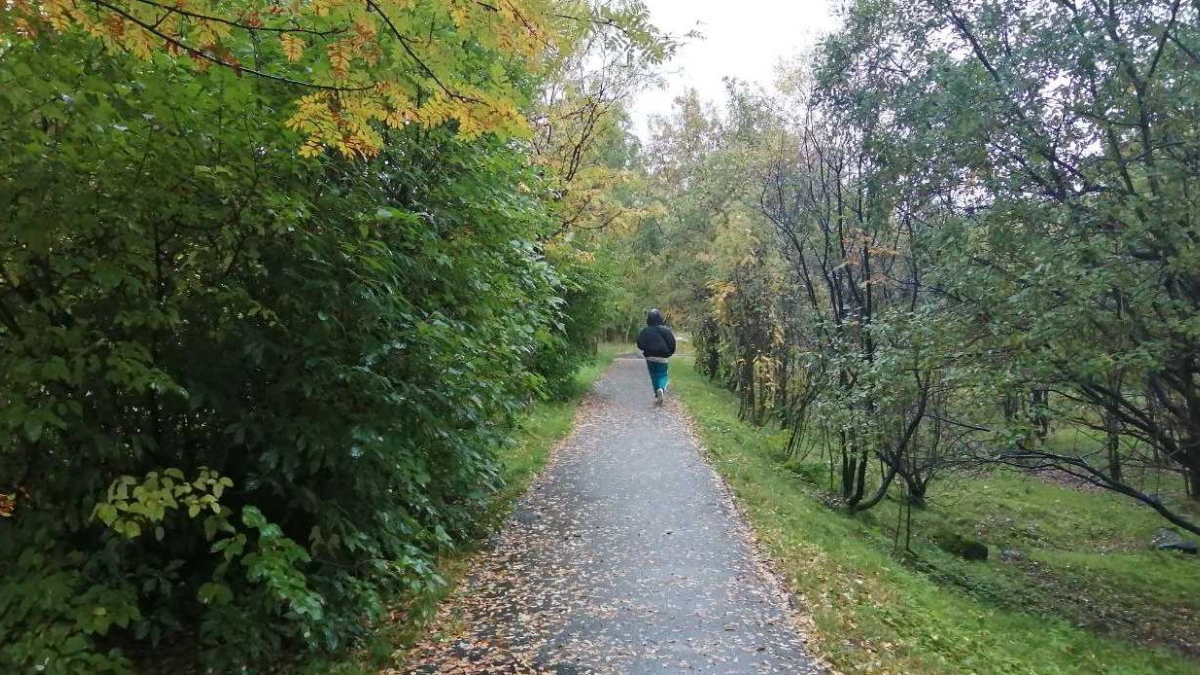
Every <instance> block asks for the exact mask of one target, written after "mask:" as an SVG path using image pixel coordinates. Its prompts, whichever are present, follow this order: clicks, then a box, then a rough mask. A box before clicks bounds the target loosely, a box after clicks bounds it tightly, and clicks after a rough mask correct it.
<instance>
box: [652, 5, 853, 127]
mask: <svg viewBox="0 0 1200 675" xmlns="http://www.w3.org/2000/svg"><path fill="white" fill-rule="evenodd" d="M836 3H837V0H646V5H647V6H648V7H649V8H650V16H651V20H652V21H653V23H654V24H655V25H656V26H658V28H660V29H662V30H665V31H667V32H669V33H671V34H673V35H682V34H684V33H686V32H688V31H690V30H699V31H700V32H701V33H702V34H703V36H704V39H702V40H691V41H690V42H689V43H688V44H687V45H685V46H684V47H683V48H682V49H680V50H679V51H678V52H677V53H676V55H675V58H674V60H672V62H671V63H670V64H668V65H667V67H666V68H665V70H664V72H665V74H666V79H667V87H666V89H661V90H654V91H647V92H644V93H642V94H641V95H640V96H638V97H637V98H636V99H634V102H633V106H632V111H631V112H632V116H633V123H634V131H635V132H636V133H637V134H638V136H640V137H642V138H643V139H645V138H647V136H648V133H647V123H648V120H649V117H650V116H651V115H665V114H668V113H670V111H671V101H673V100H674V99H675V97H677V96H679V95H680V94H682V93H683V92H684V90H685V89H686V88H688V87H692V88H695V89H696V90H697V91H699V92H700V97H701V98H703V99H707V100H709V101H714V102H721V101H723V100H724V99H725V87H724V85H723V84H722V78H724V77H726V76H734V77H737V78H738V79H741V80H746V81H748V82H756V83H759V84H762V85H764V86H769V85H770V84H771V83H772V82H773V81H774V80H775V66H776V65H777V64H778V63H779V61H780V60H781V59H791V58H793V57H795V56H798V55H799V54H801V53H802V52H804V51H807V50H808V49H810V48H811V47H812V46H813V45H814V44H815V43H816V41H817V38H819V37H820V36H821V35H823V34H825V33H827V32H829V31H831V30H833V28H834V27H835V26H836V22H835V19H834V18H833V9H834V8H835V7H836V6H837V5H836Z"/></svg>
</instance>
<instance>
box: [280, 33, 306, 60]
mask: <svg viewBox="0 0 1200 675" xmlns="http://www.w3.org/2000/svg"><path fill="white" fill-rule="evenodd" d="M279 42H280V43H281V44H282V46H283V56H284V58H286V59H287V60H288V61H290V62H292V63H295V62H297V61H299V60H300V58H301V57H303V56H304V47H305V43H304V40H301V39H300V38H298V37H296V36H295V35H294V34H292V33H282V34H280V36H279Z"/></svg>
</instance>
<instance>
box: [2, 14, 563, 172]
mask: <svg viewBox="0 0 1200 675" xmlns="http://www.w3.org/2000/svg"><path fill="white" fill-rule="evenodd" d="M163 7H172V8H177V9H179V10H181V12H171V11H169V10H164V9H162V8H158V7H155V6H152V5H150V4H147V3H144V2H140V0H108V2H107V3H105V4H104V5H99V4H96V3H87V2H76V1H75V0H10V1H9V2H8V3H6V4H5V5H3V6H2V8H0V13H2V14H3V15H4V18H5V19H6V20H7V21H8V25H10V26H12V29H11V31H12V33H13V34H14V35H15V36H18V37H32V36H34V35H36V34H37V31H38V30H46V29H49V30H52V31H55V32H68V31H79V32H81V33H85V34H87V35H90V36H92V37H93V38H94V39H96V40H97V41H99V42H101V43H103V44H104V45H105V46H107V47H110V48H115V49H121V50H125V51H127V52H129V53H131V54H133V55H135V56H137V57H139V58H142V59H145V60H147V61H152V60H153V59H154V58H155V57H156V56H157V55H159V54H164V53H165V54H166V55H167V56H169V57H171V58H176V59H184V60H190V61H191V62H192V64H193V66H194V67H195V68H196V69H197V70H206V69H209V68H213V67H226V68H229V69H232V70H234V71H235V72H237V73H238V74H242V73H247V74H250V75H261V76H268V77H271V78H272V79H277V80H283V81H288V82H292V83H293V84H294V86H295V87H296V90H297V95H298V96H300V98H299V99H298V100H297V101H296V106H295V110H294V111H293V114H292V115H291V116H290V117H289V119H288V120H287V122H286V124H287V126H288V127H289V128H292V129H296V130H299V131H302V132H303V133H304V135H305V140H304V141H303V145H302V147H301V148H300V152H301V154H304V155H307V156H313V155H316V154H319V152H320V151H321V149H336V150H338V151H340V152H342V153H344V154H347V155H351V156H360V155H370V154H373V153H375V152H378V149H379V147H380V145H381V143H382V140H381V138H380V134H379V129H380V128H381V126H387V127H391V128H399V127H402V126H404V125H407V124H422V125H429V126H436V125H439V124H444V123H447V122H453V123H455V124H456V126H457V128H458V130H459V132H460V133H461V134H462V135H464V136H467V137H472V136H478V135H480V134H486V133H497V134H501V135H526V134H527V133H528V123H527V121H526V119H525V117H524V114H523V113H522V109H523V106H525V105H526V102H525V100H524V99H525V93H524V91H523V90H522V88H521V86H520V85H519V84H517V83H518V82H520V81H521V78H512V77H510V75H511V72H512V69H514V68H524V69H526V70H527V71H535V70H537V69H539V68H540V67H541V64H540V63H539V59H538V57H539V55H540V54H541V53H542V52H543V51H544V50H546V49H547V48H548V47H552V46H553V44H552V40H550V39H549V35H548V34H547V32H546V29H545V26H549V25H551V21H550V20H549V17H548V12H549V11H550V9H551V8H550V5H548V4H546V3H544V2H542V0H537V1H536V2H534V1H533V0H498V1H497V2H496V3H494V4H493V3H488V4H486V5H483V4H480V3H477V2H474V1H473V0H428V1H425V0H422V1H421V2H417V0H371V1H370V2H362V1H361V0H358V1H352V0H290V1H289V2H279V0H243V1H242V2H238V3H232V4H230V3H217V2H211V1H205V2H200V1H198V0H171V1H170V2H167V3H165V4H164V5H163ZM182 12H186V13H182ZM256 40H278V41H279V42H278V44H279V51H278V52H275V57H276V58H265V59H264V58H263V55H262V54H261V53H256V52H254V51H253V49H252V43H253V42H254V41H256ZM251 53H255V56H256V58H255V59H254V60H253V62H254V65H253V69H251V66H249V65H242V64H241V63H240V60H245V61H246V62H247V64H249V63H250V62H251V59H250V58H249V55H250V54H251Z"/></svg>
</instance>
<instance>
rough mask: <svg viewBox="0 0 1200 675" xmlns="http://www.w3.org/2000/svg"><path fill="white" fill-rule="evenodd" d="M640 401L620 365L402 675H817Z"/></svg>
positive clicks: (676, 422) (640, 381) (640, 382)
mask: <svg viewBox="0 0 1200 675" xmlns="http://www.w3.org/2000/svg"><path fill="white" fill-rule="evenodd" d="M675 367H677V368H678V367H680V366H679V365H676V366H675ZM652 401H653V395H652V393H651V392H650V384H649V380H648V377H647V375H646V367H645V364H644V363H643V362H642V360H641V359H640V358H627V357H623V358H619V359H617V360H616V362H615V363H614V365H613V367H612V369H611V370H609V372H608V373H607V374H606V375H605V376H604V377H603V378H602V379H601V380H600V381H599V382H598V383H597V385H596V389H595V393H594V395H593V396H591V397H590V398H589V399H588V400H587V401H586V402H585V403H584V404H583V406H582V407H581V409H580V414H579V417H578V419H577V420H576V426H575V430H574V432H573V433H572V435H571V436H570V438H568V439H567V440H566V441H564V443H563V444H562V445H561V446H560V447H559V449H558V450H557V451H556V453H555V455H554V457H553V459H552V460H551V462H550V465H549V466H548V467H547V469H546V471H545V472H544V473H543V475H542V476H541V477H540V478H539V479H538V480H537V481H536V482H535V483H534V485H533V487H532V488H531V489H530V491H529V493H528V494H526V495H525V497H524V498H523V499H522V500H521V502H520V503H519V505H518V507H517V510H516V513H515V514H514V517H513V518H512V520H511V521H510V522H509V523H508V524H507V525H506V526H505V528H504V530H503V531H502V532H501V533H500V534H498V535H497V536H496V537H494V538H493V540H492V542H491V544H490V546H489V549H488V550H487V551H486V552H485V553H483V554H482V555H481V556H479V558H478V559H477V560H476V562H475V563H474V565H473V567H472V570H471V572H470V573H469V574H468V575H467V578H466V580H465V581H464V583H463V585H462V588H461V590H460V591H459V592H458V593H457V594H456V596H455V597H454V598H453V599H451V600H449V601H448V602H447V603H445V605H444V607H443V610H442V612H443V613H442V616H441V617H440V618H439V621H438V624H437V625H438V626H439V629H438V631H437V633H436V634H435V635H434V636H433V638H432V639H431V640H430V641H429V642H428V643H426V644H423V645H421V646H419V647H418V648H417V649H416V650H415V651H414V652H413V654H412V655H411V657H412V658H411V659H410V661H409V663H410V666H409V670H407V671H405V672H408V673H557V674H560V675H566V674H584V673H589V674H590V673H621V674H628V675H641V674H644V673H692V672H705V673H730V674H732V673H747V674H748V673H794V674H797V675H799V674H805V673H817V672H819V671H818V669H817V668H816V666H815V665H813V663H812V661H811V660H810V659H809V657H808V656H807V655H806V654H805V650H804V646H803V643H802V641H801V639H800V636H799V634H798V633H797V632H796V630H795V628H794V627H793V623H792V620H791V618H790V616H789V614H788V610H787V608H786V607H785V600H784V599H783V595H782V594H781V593H780V591H779V589H778V586H777V584H775V583H774V582H773V580H772V578H771V577H770V575H768V574H765V573H764V572H763V571H762V570H761V569H760V566H759V565H758V563H757V562H756V560H755V556H754V552H753V547H752V546H751V544H750V543H749V537H748V535H747V531H746V528H745V526H744V525H743V524H742V523H741V521H740V518H739V517H738V515H737V513H736V511H735V510H734V508H733V507H732V504H731V502H730V499H729V496H728V494H727V493H726V490H725V488H724V487H723V486H722V484H721V483H720V482H719V481H718V480H717V478H716V475H715V474H714V472H713V471H712V469H711V468H709V466H708V465H707V464H706V463H705V462H704V461H703V460H701V458H700V456H699V454H698V452H697V448H696V445H695V441H694V440H693V439H692V436H691V434H690V433H689V431H688V429H687V426H686V423H685V418H684V416H683V415H682V413H681V412H680V411H679V409H678V408H677V406H676V405H674V404H673V403H672V402H670V401H668V403H667V405H666V406H664V407H662V408H657V407H654V406H653V404H652Z"/></svg>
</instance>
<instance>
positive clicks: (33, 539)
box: [0, 38, 586, 673]
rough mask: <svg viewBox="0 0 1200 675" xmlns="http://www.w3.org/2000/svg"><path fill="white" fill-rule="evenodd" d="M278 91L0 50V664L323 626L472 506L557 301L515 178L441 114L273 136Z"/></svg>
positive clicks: (509, 166)
mask: <svg viewBox="0 0 1200 675" xmlns="http://www.w3.org/2000/svg"><path fill="white" fill-rule="evenodd" d="M290 95H291V93H290V92H286V91H282V90H280V89H277V88H276V87H275V86H274V85H272V84H271V83H268V82H264V81H262V80H255V79H252V78H241V77H238V76H237V74H235V73H233V72H230V71H226V70H220V69H218V70H214V71H212V72H210V73H208V74H206V75H203V76H201V75H197V74H196V73H195V72H194V71H193V70H191V69H188V68H185V67H181V66H178V65H172V64H169V63H166V62H156V63H153V64H151V65H147V64H144V63H136V62H132V61H130V60H127V59H124V58H119V57H114V56H111V55H103V54H98V53H97V52H96V50H95V49H93V48H91V47H90V46H88V45H86V44H84V43H75V42H72V41H71V39H69V38H61V39H58V40H57V41H55V42H53V43H50V42H47V41H44V40H43V41H39V42H35V43H32V44H21V45H15V46H9V47H6V50H5V51H4V53H3V54H2V55H0V118H2V119H4V120H6V122H5V124H4V125H3V126H2V127H0V145H2V146H3V147H5V148H6V149H8V152H6V153H5V155H4V157H3V158H2V159H0V175H3V176H5V177H6V178H5V180H4V181H0V204H4V205H5V209H6V210H5V213H4V226H3V229H2V231H0V493H3V494H4V495H7V496H6V497H5V502H4V511H5V513H9V512H11V513H10V516H11V517H8V518H3V519H0V550H2V551H4V552H5V555H4V556H3V558H2V559H0V671H4V672H26V671H32V670H38V671H39V672H46V673H59V672H61V673H79V672H122V671H128V670H130V669H133V668H135V667H137V666H138V663H139V662H140V661H141V660H143V659H147V658H153V659H155V661H158V660H160V659H161V656H159V654H160V652H161V647H162V646H164V645H167V644H171V645H172V646H173V647H174V650H172V651H178V653H182V654H186V656H185V657H183V658H186V659H187V660H188V662H189V663H194V662H195V661H196V658H195V656H194V653H193V651H194V649H200V650H202V652H203V654H204V657H203V659H204V664H205V665H206V666H207V667H210V668H212V669H214V670H217V671H231V670H243V669H246V670H263V669H266V668H268V667H269V666H270V664H271V663H272V661H273V660H274V659H275V658H276V657H277V655H278V654H279V653H280V652H281V651H284V650H285V649H286V651H287V652H289V653H297V652H299V651H301V650H303V649H337V648H339V647H341V646H343V645H345V644H346V643H347V642H348V641H349V640H351V639H353V638H354V637H355V636H356V635H358V634H360V633H361V632H362V630H363V627H364V625H365V623H366V622H368V621H369V620H371V619H372V618H374V617H378V616H380V614H381V613H382V611H383V606H384V602H385V600H386V599H387V598H388V597H390V596H391V594H392V593H394V592H395V591H397V590H401V589H407V590H413V589H420V588H423V587H427V586H430V585H437V584H439V583H441V580H440V579H439V578H438V576H437V575H436V573H435V572H434V569H433V566H432V560H433V559H434V556H435V554H436V553H437V552H438V551H439V550H442V549H444V548H445V547H447V546H451V545H453V544H454V543H455V542H456V541H459V540H462V539H464V538H467V537H471V536H473V535H475V534H476V528H477V527H478V525H477V515H478V513H479V511H480V509H481V508H482V507H483V506H484V505H485V504H486V502H487V498H488V495H489V494H490V493H491V492H492V491H493V490H494V489H495V488H496V486H497V483H498V480H499V468H498V465H497V462H496V460H495V456H494V452H495V450H496V449H497V448H499V447H501V446H502V445H504V444H506V443H509V442H510V436H511V427H512V421H513V418H514V415H515V414H516V413H517V412H519V411H520V410H521V409H522V406H523V405H524V404H525V403H526V401H528V399H529V397H530V395H531V394H532V393H533V392H534V391H535V390H536V388H537V387H538V385H539V381H540V378H539V376H537V375H535V374H533V373H530V372H529V370H528V368H527V363H528V361H529V359H530V358H531V357H532V356H533V355H535V354H536V353H538V350H539V349H540V348H541V347H542V345H543V344H544V343H545V341H546V338H545V337H544V336H545V335H547V334H549V333H548V331H549V330H550V329H549V328H547V327H549V326H552V325H553V322H554V321H560V322H561V321H562V316H563V308H562V307H561V306H560V304H561V302H560V301H559V300H557V298H558V296H559V294H560V291H561V288H562V282H561V281H560V277H559V275H558V273H557V272H556V270H555V269H554V267H552V265H551V264H550V263H549V262H547V260H545V259H544V257H543V256H542V255H541V254H540V253H539V252H538V249H537V247H536V245H535V243H534V242H536V240H537V239H538V237H539V236H540V235H541V234H542V233H544V232H545V231H546V230H547V224H546V220H547V219H546V216H545V212H544V207H543V206H542V204H543V202H542V200H541V199H540V194H539V193H540V190H541V187H540V185H541V183H540V182H539V180H538V178H537V176H535V175H534V174H533V172H532V171H531V170H530V168H529V167H528V164H527V162H526V161H525V159H524V157H523V156H522V155H521V154H520V152H519V151H518V150H517V149H515V148H513V147H512V146H511V145H509V144H506V143H504V142H502V141H500V140H497V139H494V138H489V137H485V138H480V139H477V140H474V141H469V142H468V141H464V140H462V139H460V138H457V137H456V136H455V134H454V133H453V131H452V130H450V129H435V130H427V129H415V128H408V129H402V130H396V131H392V132H390V134H389V137H388V138H387V147H386V149H385V151H384V152H383V153H382V154H381V155H380V156H379V157H378V158H376V159H374V160H372V161H371V162H363V163H358V164H350V163H345V162H342V161H339V160H337V159H331V158H321V159H317V160H303V159H300V158H298V157H297V155H296V152H295V148H296V147H297V146H298V145H299V139H298V138H296V137H295V136H294V135H292V134H291V133H290V132H287V131H286V130H285V129H284V128H283V126H282V125H281V120H282V119H283V116H284V113H285V112H286V111H285V110H284V108H285V102H286V101H287V100H289V98H288V97H289V96H290ZM578 283H579V284H584V285H585V284H586V282H578ZM582 287H583V285H580V288H582ZM569 302H570V300H569V301H568V303H569ZM572 311H573V310H572ZM572 330H573V328H572V327H571V326H568V327H567V330H566V335H567V336H568V337H569V336H571V335H573V334H572V333H571V331H572ZM556 339H557V338H556ZM573 363H578V360H577V359H574V360H572V361H571V362H570V363H566V364H562V365H559V366H556V367H558V368H559V369H560V372H561V371H562V370H563V369H568V368H570V367H573V366H572V364H573ZM543 377H544V376H543ZM154 647H158V648H159V650H155V649H153V648H154ZM152 654H154V655H155V656H150V655H152Z"/></svg>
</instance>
